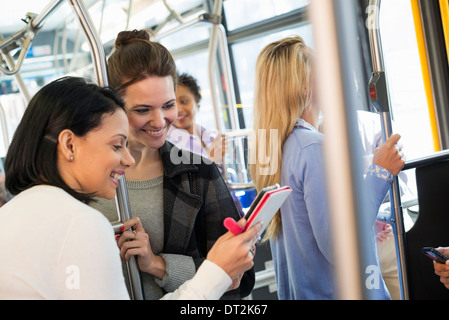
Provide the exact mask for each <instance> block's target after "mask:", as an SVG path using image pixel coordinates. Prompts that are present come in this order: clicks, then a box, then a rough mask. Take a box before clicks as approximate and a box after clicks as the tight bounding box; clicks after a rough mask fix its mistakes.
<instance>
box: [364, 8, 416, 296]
mask: <svg viewBox="0 0 449 320" xmlns="http://www.w3.org/2000/svg"><path fill="white" fill-rule="evenodd" d="M380 5H381V0H370V2H369V6H370V7H369V8H370V9H373V10H374V12H370V15H374V16H373V17H372V18H373V20H372V21H373V22H374V23H375V25H371V26H369V40H370V47H371V56H372V63H373V75H372V78H371V81H370V84H369V89H370V96H371V102H372V104H373V106H374V107H375V108H376V109H377V110H378V111H379V114H380V120H381V124H382V135H383V141H384V142H385V141H386V140H387V139H388V138H389V137H390V136H391V135H392V121H391V113H390V97H389V94H388V87H387V81H386V76H385V67H384V63H383V57H382V42H381V36H380V28H379V25H378V23H379V14H380ZM390 199H391V200H392V204H393V206H392V208H391V209H392V212H391V217H390V222H391V224H392V227H393V230H394V234H395V244H396V255H397V263H398V274H399V286H400V292H401V298H402V299H403V300H408V299H409V298H408V297H409V294H408V284H407V272H406V268H405V237H404V235H405V228H404V222H403V221H404V220H403V213H402V206H401V198H400V191H399V181H398V178H397V177H395V179H394V180H393V183H392V185H391V187H390Z"/></svg>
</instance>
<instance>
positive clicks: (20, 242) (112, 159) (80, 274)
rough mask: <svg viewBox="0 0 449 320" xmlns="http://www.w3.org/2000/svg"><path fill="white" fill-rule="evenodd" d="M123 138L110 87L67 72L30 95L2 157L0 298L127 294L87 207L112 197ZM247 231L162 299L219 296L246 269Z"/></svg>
mask: <svg viewBox="0 0 449 320" xmlns="http://www.w3.org/2000/svg"><path fill="white" fill-rule="evenodd" d="M128 134H129V125H128V119H127V116H126V113H125V111H124V109H123V102H122V101H121V99H120V98H119V97H118V96H117V95H116V94H115V92H114V91H113V90H111V89H107V88H100V87H98V86H96V85H94V84H88V83H86V82H85V81H84V80H83V79H80V78H70V77H68V78H63V79H60V80H56V81H54V82H52V83H50V84H48V85H46V86H45V87H43V88H42V89H41V90H40V91H39V92H38V93H37V94H36V95H35V96H34V97H33V99H32V100H31V101H30V104H29V106H28V108H27V109H26V111H25V114H24V116H23V118H22V120H21V122H20V124H19V126H18V128H17V130H16V133H15V134H14V138H13V140H12V143H11V146H10V148H9V150H8V154H7V156H6V161H5V170H6V187H7V189H8V190H9V191H10V192H11V193H12V194H14V195H15V197H14V198H13V199H12V200H10V201H9V202H8V203H6V204H5V205H4V206H2V207H1V208H0V220H1V223H0V260H1V263H0V299H129V295H128V292H127V290H126V285H125V282H124V278H123V273H122V270H121V262H120V258H119V249H118V248H117V244H116V242H115V241H114V232H113V229H112V226H111V224H110V223H109V221H108V220H107V219H106V218H105V217H104V216H103V215H102V214H101V213H100V212H98V211H97V210H95V209H93V208H92V207H90V206H88V205H87V204H88V203H90V202H92V200H93V198H94V197H101V198H106V199H112V198H114V196H115V194H116V187H117V186H118V180H119V179H120V177H121V176H122V175H123V174H124V170H125V169H127V168H128V167H130V166H132V165H134V163H135V161H134V159H133V158H132V157H131V155H130V153H129V152H128V150H127V148H126V144H127V140H128ZM135 226H136V228H137V230H140V229H141V228H142V226H141V224H140V223H138V222H137V223H136V224H135ZM259 230H260V229H259ZM250 231H251V232H249V233H248V234H247V235H245V236H244V237H233V236H232V235H230V234H226V235H224V236H223V237H221V238H220V239H219V241H217V243H216V245H215V246H214V247H213V248H212V250H211V251H210V252H209V254H208V256H207V259H208V260H207V264H205V266H204V268H203V269H202V270H203V271H202V272H200V271H199V272H198V274H197V275H196V276H195V278H194V279H192V281H190V282H189V283H187V284H186V285H185V286H184V287H183V288H180V289H179V290H178V291H177V292H175V293H174V294H172V295H169V296H166V297H164V298H182V299H192V298H197V299H204V298H215V299H216V298H219V297H220V296H221V295H222V294H223V292H224V291H225V290H226V288H227V287H228V286H229V285H230V284H231V278H232V277H235V276H236V275H238V274H240V273H242V272H244V271H245V270H247V269H249V268H251V267H252V265H253V264H252V256H251V255H249V254H248V249H249V248H250V247H251V245H252V243H253V242H254V241H255V240H256V239H257V233H258V230H257V228H254V229H251V230H250ZM229 252H232V253H233V254H228V253H229ZM204 274H205V275H206V276H209V275H210V274H213V278H212V279H208V280H209V281H204ZM202 275H203V276H202ZM206 278H207V277H206Z"/></svg>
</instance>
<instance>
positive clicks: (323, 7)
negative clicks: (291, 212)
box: [310, 0, 372, 300]
mask: <svg viewBox="0 0 449 320" xmlns="http://www.w3.org/2000/svg"><path fill="white" fill-rule="evenodd" d="M355 16H356V14H355V8H354V3H353V2H352V1H340V0H314V1H311V4H310V17H311V22H312V25H313V28H314V42H315V47H316V56H315V57H316V59H315V62H314V68H315V70H314V72H315V71H316V73H315V74H316V76H317V79H315V80H316V81H315V85H316V88H315V90H317V92H318V101H314V103H319V104H320V105H321V107H322V111H323V114H324V117H325V118H326V119H329V121H327V122H326V126H325V136H326V138H325V143H324V155H325V163H326V177H327V187H328V188H327V189H328V199H329V209H330V214H331V223H332V229H331V232H332V239H333V245H334V251H333V252H334V266H335V272H336V281H337V289H338V291H337V292H336V294H337V295H338V296H337V298H339V299H343V300H357V299H364V298H368V299H369V292H368V291H369V290H367V288H366V286H365V281H363V275H364V271H365V270H364V267H363V266H366V265H367V263H366V261H367V259H366V256H365V253H366V252H368V250H372V249H371V248H370V247H368V244H367V240H366V239H367V237H368V236H370V232H366V230H367V228H368V224H367V223H365V222H364V221H365V220H366V218H365V215H363V214H357V213H358V212H363V203H362V202H363V201H361V199H362V198H363V192H362V191H361V190H362V188H363V186H362V184H363V179H362V177H363V170H362V167H363V166H362V161H361V158H362V157H361V150H357V146H358V141H357V139H359V138H358V136H357V134H354V132H357V125H356V118H355V110H351V107H352V106H353V101H355V100H356V98H355V97H356V94H355V92H351V86H353V85H352V83H351V81H352V63H353V61H352V60H354V58H355V59H357V57H356V56H355V55H356V54H357V53H359V50H358V49H357V48H358V44H357V40H356V39H357V35H356V30H357V27H356V21H355ZM343 21H344V23H343ZM352 90H353V91H355V89H354V88H353V89H352ZM371 227H372V226H371Z"/></svg>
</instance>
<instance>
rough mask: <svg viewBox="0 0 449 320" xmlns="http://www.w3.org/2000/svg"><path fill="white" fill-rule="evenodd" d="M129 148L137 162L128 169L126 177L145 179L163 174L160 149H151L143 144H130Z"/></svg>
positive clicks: (135, 179)
mask: <svg viewBox="0 0 449 320" xmlns="http://www.w3.org/2000/svg"><path fill="white" fill-rule="evenodd" d="M128 148H129V152H130V153H131V155H132V156H133V158H134V160H135V161H136V163H135V165H134V166H132V167H130V168H128V169H126V179H128V180H134V181H144V180H150V179H153V178H156V177H159V176H161V175H162V174H163V165H162V158H161V154H160V152H159V149H151V148H148V147H147V146H145V145H142V144H138V145H133V144H130V145H129V146H128Z"/></svg>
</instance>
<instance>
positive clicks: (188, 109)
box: [173, 84, 198, 134]
mask: <svg viewBox="0 0 449 320" xmlns="http://www.w3.org/2000/svg"><path fill="white" fill-rule="evenodd" d="M176 104H177V106H178V118H177V120H176V121H175V122H174V123H173V124H174V125H175V126H176V127H177V128H181V129H184V130H187V131H188V132H189V133H190V134H193V127H194V120H195V115H196V112H197V110H198V101H196V99H195V96H194V95H193V93H192V91H190V90H189V88H188V87H186V86H184V85H181V84H179V85H178V86H177V88H176Z"/></svg>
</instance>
